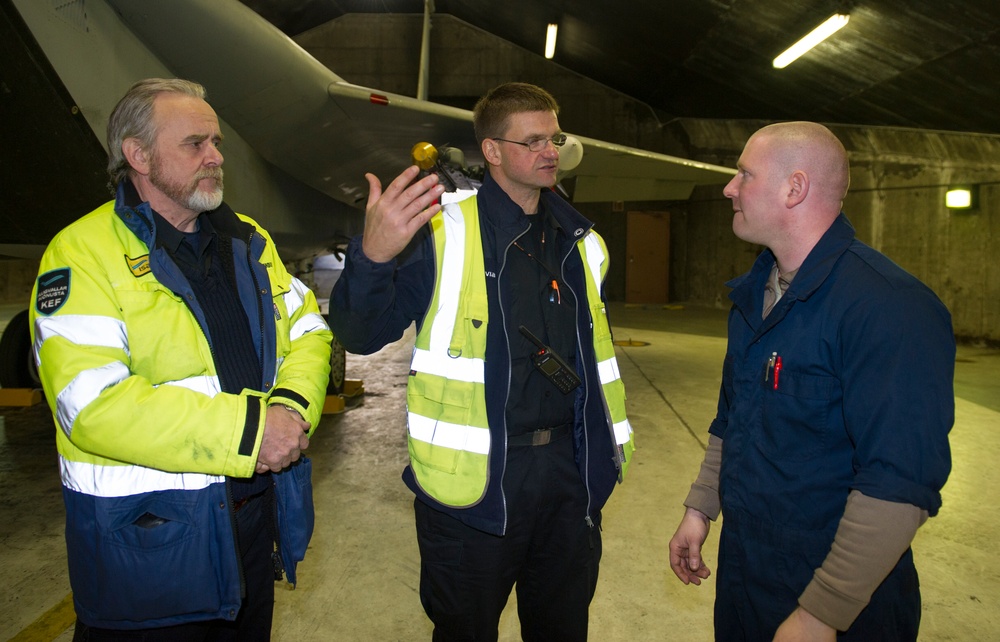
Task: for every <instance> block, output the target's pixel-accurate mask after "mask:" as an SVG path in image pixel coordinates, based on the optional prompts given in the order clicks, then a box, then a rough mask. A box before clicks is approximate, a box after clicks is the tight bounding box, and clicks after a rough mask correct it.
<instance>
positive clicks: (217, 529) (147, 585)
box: [67, 485, 239, 628]
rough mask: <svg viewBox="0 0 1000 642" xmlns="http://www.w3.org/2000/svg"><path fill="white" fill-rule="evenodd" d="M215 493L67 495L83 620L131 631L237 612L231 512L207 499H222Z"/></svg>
mask: <svg viewBox="0 0 1000 642" xmlns="http://www.w3.org/2000/svg"><path fill="white" fill-rule="evenodd" d="M216 486H218V487H219V488H216ZM220 488H221V485H213V487H210V488H207V489H203V490H199V491H160V492H154V493H147V494H143V495H136V496H132V497H114V498H101V497H91V496H86V495H82V494H78V493H72V496H68V497H67V542H68V544H69V546H68V548H69V554H70V571H71V580H72V584H73V593H74V598H75V599H76V601H77V605H78V607H79V608H80V609H81V611H82V612H81V613H80V616H81V618H82V619H83V620H84V621H86V622H87V623H88V624H90V625H92V626H100V627H110V628H133V627H135V626H161V625H165V624H170V623H176V622H181V621H187V620H192V619H210V618H213V617H222V616H223V615H224V614H225V613H227V612H228V611H229V610H230V609H231V608H232V607H233V605H234V603H235V607H236V608H238V605H239V592H238V591H239V579H238V578H239V576H238V573H239V571H238V568H237V566H236V564H237V558H236V555H235V543H234V542H235V540H234V539H233V532H232V526H231V522H230V518H229V512H228V509H227V508H226V504H225V503H224V502H222V501H218V500H214V499H213V498H215V497H217V498H218V499H219V500H221V499H222V498H223V497H224V494H223V493H222V492H221V490H220ZM71 502H72V505H71ZM84 557H89V558H90V559H85V558H84ZM234 590H235V591H236V593H235V595H233V594H232V593H233V591H234ZM234 613H235V612H234ZM199 614H201V615H199Z"/></svg>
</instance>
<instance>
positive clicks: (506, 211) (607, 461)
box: [330, 83, 633, 641]
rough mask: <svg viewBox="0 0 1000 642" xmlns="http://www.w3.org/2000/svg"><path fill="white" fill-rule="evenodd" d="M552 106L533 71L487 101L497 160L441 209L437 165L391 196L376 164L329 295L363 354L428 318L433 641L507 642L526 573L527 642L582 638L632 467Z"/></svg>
mask: <svg viewBox="0 0 1000 642" xmlns="http://www.w3.org/2000/svg"><path fill="white" fill-rule="evenodd" d="M558 110H559V107H558V105H557V104H556V102H555V100H554V99H553V98H552V96H551V95H549V94H548V93H547V92H546V91H545V90H543V89H541V88H539V87H536V86H534V85H528V84H524V83H508V84H504V85H501V86H499V87H497V88H495V89H493V90H492V91H491V92H489V93H488V94H487V95H486V96H484V97H483V98H482V99H481V100H480V101H479V103H478V104H477V105H476V107H475V110H474V111H473V123H474V126H475V130H476V139H477V140H478V141H479V142H480V145H481V147H482V152H483V156H484V158H485V159H486V163H487V168H488V170H489V171H488V172H487V174H486V176H485V179H484V181H483V185H482V187H481V189H480V190H479V191H478V194H475V195H471V196H466V197H465V198H461V197H459V198H456V197H455V196H454V195H449V196H450V197H451V198H448V199H445V200H446V202H447V204H446V205H445V206H444V207H443V209H442V207H441V205H439V204H438V203H437V201H438V199H439V198H440V197H441V196H442V193H443V192H444V187H443V186H442V185H440V184H438V179H437V177H436V176H434V175H433V174H432V175H431V176H427V177H425V178H422V179H420V180H416V181H415V179H416V178H417V177H418V169H417V168H416V167H411V168H409V169H407V170H406V171H404V172H403V173H402V174H400V176H399V177H397V178H396V179H395V180H394V181H392V183H390V184H389V185H388V187H386V189H385V191H384V192H383V190H382V187H381V183H380V182H379V181H378V179H377V178H375V177H374V176H372V175H370V174H369V175H368V180H369V183H370V185H371V192H370V196H369V200H368V206H367V213H366V219H365V229H364V233H363V235H362V236H361V237H358V238H355V239H354V240H352V242H351V244H350V246H349V248H348V254H347V261H346V265H345V268H344V272H343V274H342V276H341V277H340V279H339V281H338V282H337V285H336V287H335V288H334V291H333V294H332V298H331V301H330V317H331V326H332V328H333V330H334V333H335V334H336V336H337V337H338V338H339V339H340V340H341V341H342V342H343V344H344V346H345V347H346V348H347V349H348V350H351V351H353V352H359V353H372V352H375V351H377V350H379V349H381V348H382V347H383V346H385V345H386V344H388V343H390V342H393V341H396V340H397V339H399V338H400V337H401V336H402V334H403V332H404V331H405V330H406V329H407V328H408V327H409V326H410V324H411V323H413V322H414V321H415V322H416V324H417V337H416V342H415V345H414V349H413V359H412V361H411V365H410V374H409V377H408V386H407V434H408V447H409V454H410V465H409V466H408V467H407V468H406V470H405V471H404V473H403V479H404V481H405V482H406V484H407V486H409V487H410V489H411V490H413V492H414V493H416V501H415V502H414V511H415V514H416V529H417V539H418V544H419V547H420V556H421V576H420V598H421V602H422V604H423V606H424V610H425V611H426V612H427V615H428V617H430V619H431V620H432V621H433V623H434V636H433V639H434V640H469V639H476V640H496V639H497V635H498V631H497V628H498V623H499V619H500V614H501V612H502V611H503V608H504V606H505V605H506V603H507V599H508V597H509V595H510V591H511V588H512V587H514V586H515V585H516V586H517V606H518V616H519V618H520V621H521V632H522V636H523V638H524V639H525V640H547V641H559V640H585V639H586V638H587V623H588V608H589V605H590V601H591V599H592V597H593V595H594V590H595V588H596V586H597V572H598V565H599V563H600V559H601V532H600V526H601V508H602V507H603V505H604V503H605V501H607V499H608V496H609V495H610V494H611V491H612V489H613V488H614V485H615V484H616V483H617V482H620V481H621V480H622V479H623V477H624V475H625V473H626V470H627V469H628V466H629V464H630V463H631V460H632V452H633V443H632V430H631V427H630V426H629V423H628V420H627V419H626V417H625V392H624V388H623V385H622V381H621V378H620V375H619V373H618V365H617V362H616V360H615V353H614V347H613V344H612V342H611V331H610V328H609V325H608V320H607V316H606V312H605V304H604V300H603V296H602V293H603V283H604V278H605V276H606V274H607V270H608V251H607V248H606V247H605V245H604V241H603V240H602V239H601V237H600V236H598V235H597V233H596V232H594V231H593V230H592V229H591V227H592V223H591V222H590V221H588V220H586V219H585V218H584V217H583V216H582V215H580V213H579V212H577V211H576V210H574V209H573V207H572V206H570V205H569V204H568V203H567V202H566V201H564V200H563V199H562V198H560V197H559V196H558V195H557V194H555V193H554V192H553V191H552V190H551V189H550V188H551V187H552V186H553V185H555V182H556V170H557V168H558V165H559V148H560V147H561V146H562V145H563V144H564V143H565V142H566V136H565V135H564V134H563V133H562V132H561V130H560V129H559V123H558V120H557V114H558ZM411 182H412V184H411Z"/></svg>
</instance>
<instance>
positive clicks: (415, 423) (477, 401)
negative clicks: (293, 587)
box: [407, 196, 633, 508]
mask: <svg viewBox="0 0 1000 642" xmlns="http://www.w3.org/2000/svg"><path fill="white" fill-rule="evenodd" d="M431 228H432V230H433V242H434V252H435V256H436V262H435V264H436V274H435V277H436V282H435V288H434V292H433V295H432V297H431V304H430V306H429V308H428V311H427V313H426V315H425V317H424V319H423V323H422V325H421V328H420V331H419V332H418V334H417V337H416V342H415V344H414V350H413V359H412V361H411V365H410V377H409V382H408V385H407V410H408V412H407V426H408V437H409V439H408V444H409V452H410V466H411V468H412V470H413V474H414V477H415V479H416V483H417V484H418V485H419V486H420V488H421V489H422V490H423V491H424V492H426V493H427V494H428V495H429V496H430V497H432V498H434V499H435V500H436V501H438V502H440V503H441V504H443V505H445V506H449V507H453V508H461V507H466V506H471V505H474V504H476V503H477V502H479V501H480V499H481V498H482V497H483V495H484V494H485V492H486V488H487V484H488V479H489V451H490V434H489V420H488V415H487V409H486V393H485V386H484V360H485V357H486V336H487V326H488V321H489V319H488V316H489V315H488V300H487V288H486V280H485V276H484V260H483V245H482V240H481V233H480V225H479V212H478V207H477V199H476V197H475V196H473V197H470V198H468V199H465V200H463V201H461V202H460V203H458V204H457V205H456V204H449V205H447V206H445V208H444V210H443V212H442V213H441V214H438V215H437V216H435V217H434V219H432V221H431ZM576 247H577V249H578V251H579V252H580V255H581V258H582V260H583V263H584V265H585V267H586V270H585V274H586V284H587V305H588V308H589V311H590V316H591V318H592V322H593V324H594V332H593V336H594V352H595V355H596V358H597V362H598V363H597V370H598V373H599V377H600V380H601V384H602V385H601V391H602V394H603V396H604V408H605V412H606V413H607V414H608V415H609V422H608V423H609V425H610V426H611V430H612V433H613V434H612V436H611V437H612V443H614V444H616V445H617V452H616V453H615V460H616V463H617V464H618V466H619V470H620V473H619V478H621V477H622V476H623V475H624V472H625V470H626V469H627V466H628V463H630V462H631V455H632V452H633V444H632V429H631V427H630V426H629V423H628V419H627V418H626V416H625V392H624V386H623V385H622V382H621V378H620V375H619V372H618V363H617V360H616V359H615V355H614V345H613V344H612V342H611V330H610V327H609V325H608V321H607V317H606V311H605V306H604V302H603V301H602V299H601V296H600V286H599V284H600V283H601V282H603V279H604V276H605V275H606V273H607V260H606V257H607V249H606V247H605V246H604V242H603V240H602V239H601V238H600V236H599V235H597V234H596V233H594V232H590V233H588V234H586V235H585V236H584V237H583V238H582V239H581V240H579V241H578V242H577V244H576Z"/></svg>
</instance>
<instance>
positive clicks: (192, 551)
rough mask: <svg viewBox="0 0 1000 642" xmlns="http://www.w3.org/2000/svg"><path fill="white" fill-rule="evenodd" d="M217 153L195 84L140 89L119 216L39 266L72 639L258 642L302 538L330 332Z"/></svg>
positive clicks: (150, 84) (40, 322)
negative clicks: (228, 179)
mask: <svg viewBox="0 0 1000 642" xmlns="http://www.w3.org/2000/svg"><path fill="white" fill-rule="evenodd" d="M221 142H222V134H221V132H220V130H219V122H218V118H217V117H216V115H215V112H214V111H213V110H212V108H211V107H210V106H209V104H208V103H207V102H206V101H205V90H204V88H202V87H201V86H200V85H198V84H196V83H192V82H188V81H184V80H163V79H148V80H144V81H140V82H138V83H136V84H135V85H133V86H132V88H131V89H130V90H129V91H128V93H127V94H126V95H125V97H124V98H122V100H121V101H120V102H119V103H118V105H117V106H116V107H115V109H114V111H113V112H112V114H111V117H110V119H109V123H108V149H109V155H110V159H109V164H108V170H109V174H110V175H111V183H112V185H113V186H114V187H115V189H116V193H115V200H114V201H111V202H108V203H106V204H104V205H102V206H101V207H99V208H97V209H96V210H94V211H93V212H91V213H90V214H88V215H86V216H84V217H83V218H81V219H79V220H77V221H76V222H74V223H73V224H71V225H70V226H68V227H67V228H66V229H64V230H63V231H62V232H60V233H59V234H58V235H57V236H56V237H55V238H54V239H53V241H52V243H51V244H50V245H49V247H48V249H47V250H46V252H45V255H44V257H43V258H42V263H41V268H40V271H39V276H38V281H37V283H36V286H35V291H34V292H33V295H32V300H33V306H32V310H31V313H32V333H33V341H34V349H35V355H36V359H37V361H38V369H39V375H40V376H41V380H42V385H43V387H44V389H45V393H46V397H47V399H48V402H49V405H50V406H51V407H52V412H53V416H54V417H55V421H56V426H57V429H56V438H57V444H58V450H59V464H60V473H61V476H62V484H63V496H64V499H65V503H66V544H67V549H68V557H69V570H70V582H71V584H72V588H73V598H74V603H75V607H76V613H77V618H78V621H77V629H76V637H75V639H81V640H82V639H86V640H110V639H119V638H118V637H117V636H120V635H121V634H122V633H123V630H133V631H134V630H142V631H143V632H144V633H145V637H144V638H143V639H146V640H176V639H189V638H190V639H195V637H197V639H209V638H210V639H239V640H241V641H242V640H266V639H269V638H270V630H271V614H272V610H273V603H274V580H275V579H276V577H280V571H281V569H282V568H283V569H284V570H285V571H286V572H287V573H288V575H289V580H290V581H294V572H295V563H296V562H297V561H298V560H301V559H302V557H303V555H304V553H305V547H306V544H307V543H308V539H309V535H310V533H311V530H312V517H313V516H312V498H311V490H310V485H309V463H308V460H306V459H305V458H303V457H301V453H302V451H303V450H305V449H306V447H307V446H308V445H309V435H310V434H311V432H312V430H313V429H314V428H315V427H316V424H318V423H319V419H320V415H321V412H322V405H323V398H324V395H325V392H326V385H327V377H328V373H329V360H330V340H331V338H332V335H331V333H330V330H329V328H328V327H327V325H326V323H325V321H324V320H323V317H322V316H321V315H320V313H319V309H318V307H317V305H316V300H315V297H314V296H313V294H312V292H311V291H310V290H309V289H308V288H306V287H305V286H304V285H303V284H302V283H301V282H299V281H298V280H297V279H295V278H294V277H292V276H291V275H289V274H288V272H287V271H286V270H285V269H284V267H283V265H282V262H281V259H280V258H279V257H278V254H277V252H276V250H275V247H274V243H273V242H272V241H271V238H270V237H269V236H268V234H267V232H266V231H264V230H263V229H262V228H261V227H259V226H258V225H257V224H256V223H255V222H254V221H253V220H251V219H249V218H248V217H245V216H243V215H240V214H236V213H235V212H233V210H232V209H230V208H229V206H228V205H226V204H225V203H223V202H222V186H223V185H222V177H223V175H222V168H221V165H222V161H223V158H222V154H221V153H220V152H219V145H220V143H221ZM275 518H276V519H275ZM276 543H277V545H276Z"/></svg>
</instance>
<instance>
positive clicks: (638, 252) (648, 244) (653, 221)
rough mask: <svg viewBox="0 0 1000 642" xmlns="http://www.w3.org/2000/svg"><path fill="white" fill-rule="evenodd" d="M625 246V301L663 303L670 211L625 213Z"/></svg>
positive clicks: (668, 272)
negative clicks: (626, 221) (626, 228)
mask: <svg viewBox="0 0 1000 642" xmlns="http://www.w3.org/2000/svg"><path fill="white" fill-rule="evenodd" d="M625 249H626V255H627V257H628V258H627V263H626V266H625V302H626V303H667V300H668V287H669V282H670V279H669V277H670V213H669V212H629V213H628V231H627V235H626V248H625Z"/></svg>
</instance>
